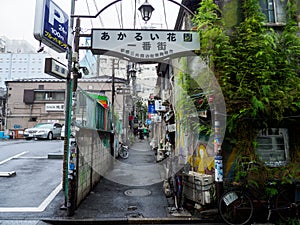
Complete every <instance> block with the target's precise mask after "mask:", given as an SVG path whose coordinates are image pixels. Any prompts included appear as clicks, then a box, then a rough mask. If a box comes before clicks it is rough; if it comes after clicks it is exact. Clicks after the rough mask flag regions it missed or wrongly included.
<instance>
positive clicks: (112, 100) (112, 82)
mask: <svg viewBox="0 0 300 225" xmlns="http://www.w3.org/2000/svg"><path fill="white" fill-rule="evenodd" d="M111 79H112V80H111V89H112V90H111V107H112V112H111V113H112V134H111V154H112V156H115V150H114V149H115V58H113V60H112V77H111Z"/></svg>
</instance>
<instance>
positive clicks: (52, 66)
mask: <svg viewBox="0 0 300 225" xmlns="http://www.w3.org/2000/svg"><path fill="white" fill-rule="evenodd" d="M44 72H45V73H47V74H49V75H51V76H54V77H56V78H59V79H66V78H67V76H68V68H67V67H66V66H65V65H64V64H62V63H60V62H59V61H57V60H55V59H53V58H46V59H45V70H44Z"/></svg>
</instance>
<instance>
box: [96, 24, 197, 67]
mask: <svg viewBox="0 0 300 225" xmlns="http://www.w3.org/2000/svg"><path fill="white" fill-rule="evenodd" d="M91 48H92V49H91V50H92V52H93V53H94V54H96V55H101V54H107V55H111V56H117V57H120V56H121V57H128V58H131V59H132V60H134V59H139V60H144V61H148V60H149V61H154V60H155V59H163V58H166V57H169V56H171V55H180V56H182V55H183V54H184V53H185V54H190V53H191V52H192V51H194V50H199V49H200V42H199V34H198V33H197V32H195V31H174V30H121V29H120V30H119V29H118V30H116V29H92V43H91Z"/></svg>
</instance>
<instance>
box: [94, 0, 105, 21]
mask: <svg viewBox="0 0 300 225" xmlns="http://www.w3.org/2000/svg"><path fill="white" fill-rule="evenodd" d="M94 5H95V8H96V10H97V12H99V9H98V6H97V3H96V0H94ZM99 20H100V24H101V26H102V27H105V26H104V23H103V20H102V18H101V16H100V15H99Z"/></svg>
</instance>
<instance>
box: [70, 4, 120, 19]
mask: <svg viewBox="0 0 300 225" xmlns="http://www.w3.org/2000/svg"><path fill="white" fill-rule="evenodd" d="M120 1H122V0H115V1H113V2H111V3H109V4H108V5H107V6H105V7H103V8H102V9H101V10H100V11H99V12H98V13H97V14H96V15H94V16H91V15H71V17H80V18H97V17H98V16H99V15H100V14H101V13H102V12H103V11H104V10H106V9H107V8H109V7H110V6H112V5H114V4H116V3H117V2H120Z"/></svg>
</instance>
